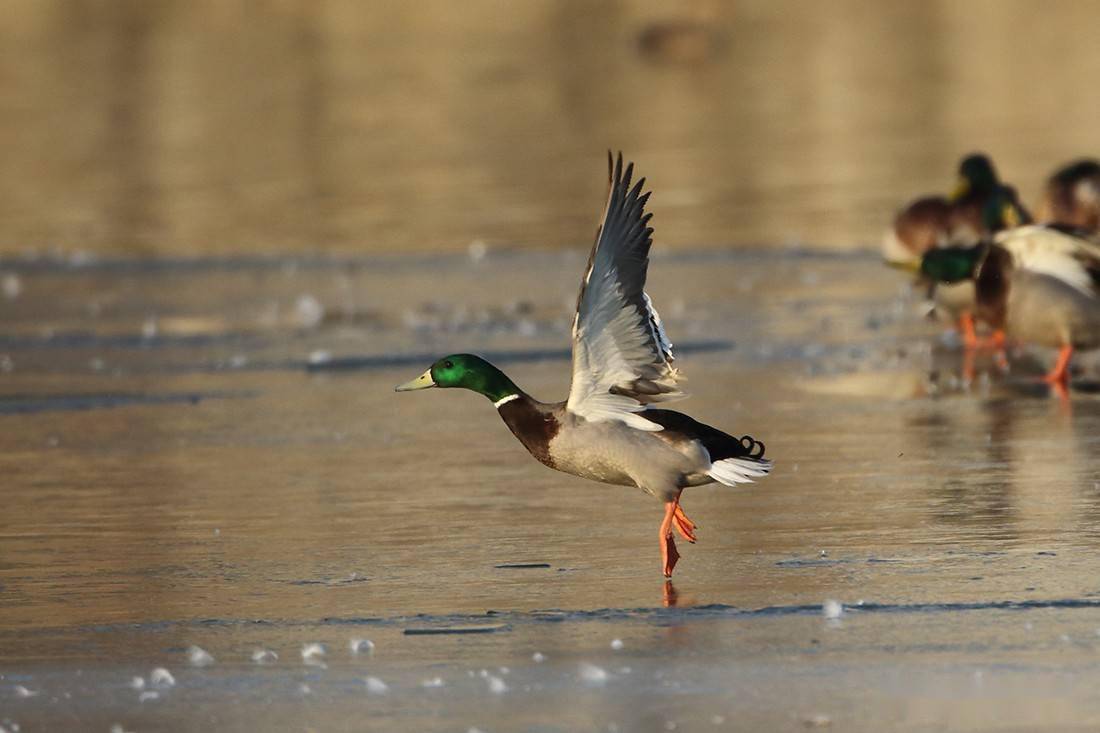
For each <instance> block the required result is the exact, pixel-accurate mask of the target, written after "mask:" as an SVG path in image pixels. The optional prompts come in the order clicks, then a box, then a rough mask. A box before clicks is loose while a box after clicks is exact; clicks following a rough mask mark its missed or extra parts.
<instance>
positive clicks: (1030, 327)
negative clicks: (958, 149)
mask: <svg viewBox="0 0 1100 733" xmlns="http://www.w3.org/2000/svg"><path fill="white" fill-rule="evenodd" d="M921 272H922V273H923V274H924V275H925V276H926V277H928V278H930V279H932V280H934V281H936V282H944V283H955V282H960V281H964V280H971V281H973V283H974V290H975V296H976V304H977V307H976V312H977V315H978V317H979V318H981V319H982V320H984V321H985V322H987V323H988V324H989V325H990V326H992V327H993V328H995V329H1004V331H1005V332H1006V333H1007V335H1008V337H1010V338H1012V339H1014V340H1017V341H1021V342H1026V343H1032V344H1037V345H1041V346H1051V347H1055V348H1058V349H1060V351H1059V354H1058V360H1057V361H1056V363H1055V365H1054V367H1053V368H1052V369H1051V370H1050V372H1049V373H1047V374H1046V376H1045V377H1044V380H1045V381H1047V382H1049V383H1050V384H1052V385H1054V386H1055V388H1056V389H1057V390H1058V391H1059V392H1060V393H1061V394H1063V395H1064V394H1065V389H1066V385H1067V384H1068V381H1069V363H1070V359H1071V358H1072V356H1073V352H1074V350H1075V349H1094V348H1097V347H1100V246H1097V245H1096V244H1094V243H1093V242H1090V241H1089V240H1087V239H1083V238H1081V237H1078V236H1074V235H1073V234H1070V233H1067V232H1066V231H1063V230H1061V229H1058V228H1053V227H1047V226H1042V225H1029V226H1023V227H1016V228H1014V229H1008V230H1005V231H1003V232H1001V233H999V234H997V235H995V236H994V237H993V238H992V240H987V241H985V242H981V243H978V244H976V245H973V246H970V247H946V248H940V249H935V250H931V251H929V252H928V253H926V254H925V256H924V258H923V259H922V261H921Z"/></svg>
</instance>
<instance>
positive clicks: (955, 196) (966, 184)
mask: <svg viewBox="0 0 1100 733" xmlns="http://www.w3.org/2000/svg"><path fill="white" fill-rule="evenodd" d="M968 193H970V181H968V180H966V176H959V180H958V181H957V182H956V183H955V190H953V191H952V192H951V197H950V198H949V200H950V201H951V202H952V203H954V202H955V201H958V200H959V199H961V198H962V197H963V196H965V195H966V194H968Z"/></svg>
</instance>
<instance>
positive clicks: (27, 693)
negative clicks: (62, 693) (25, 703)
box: [15, 685, 38, 697]
mask: <svg viewBox="0 0 1100 733" xmlns="http://www.w3.org/2000/svg"><path fill="white" fill-rule="evenodd" d="M37 694H38V691H37V690H28V689H27V688H26V687H23V685H16V686H15V696H16V697H34V696H35V695H37Z"/></svg>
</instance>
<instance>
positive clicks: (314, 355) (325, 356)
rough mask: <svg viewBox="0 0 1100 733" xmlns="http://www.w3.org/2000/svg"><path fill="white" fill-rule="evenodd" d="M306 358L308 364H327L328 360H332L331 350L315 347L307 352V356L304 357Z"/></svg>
mask: <svg viewBox="0 0 1100 733" xmlns="http://www.w3.org/2000/svg"><path fill="white" fill-rule="evenodd" d="M306 360H307V361H308V362H309V363H310V364H314V365H316V364H327V363H329V362H330V361H332V352H331V351H325V350H324V349H317V350H315V351H311V352H309V356H308V357H306Z"/></svg>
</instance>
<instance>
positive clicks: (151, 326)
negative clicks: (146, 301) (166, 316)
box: [141, 316, 157, 340]
mask: <svg viewBox="0 0 1100 733" xmlns="http://www.w3.org/2000/svg"><path fill="white" fill-rule="evenodd" d="M141 337H142V338H143V339H147V340H148V339H155V338H156V337H157V317H156V316H149V317H148V318H146V319H145V321H144V322H143V323H142V324H141Z"/></svg>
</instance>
